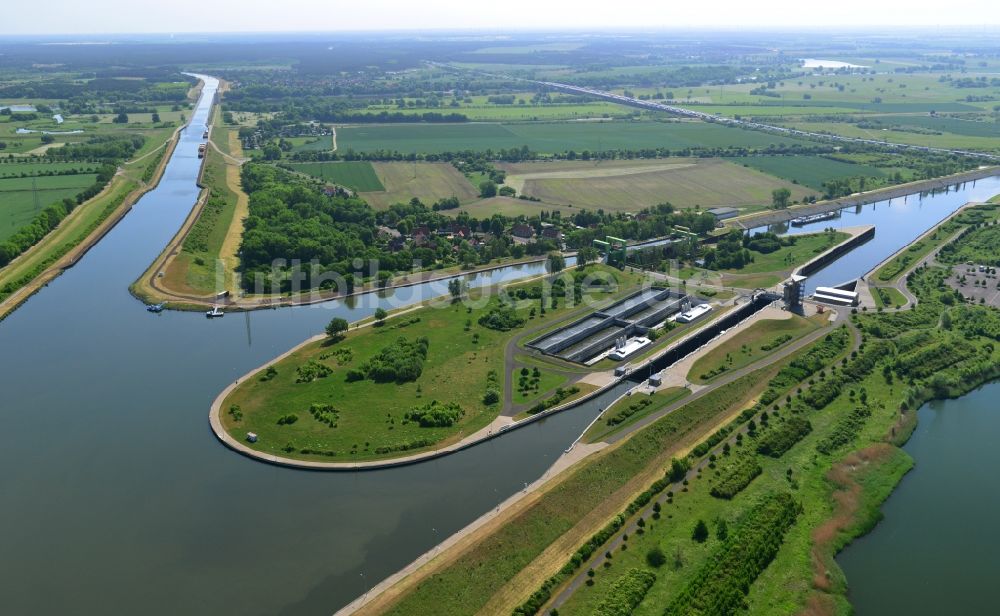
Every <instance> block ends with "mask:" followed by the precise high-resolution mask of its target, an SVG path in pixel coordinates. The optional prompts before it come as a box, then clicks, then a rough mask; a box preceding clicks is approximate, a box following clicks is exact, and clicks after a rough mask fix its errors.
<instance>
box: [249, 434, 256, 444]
mask: <svg viewBox="0 0 1000 616" xmlns="http://www.w3.org/2000/svg"><path fill="white" fill-rule="evenodd" d="M247 441H248V442H251V443H256V442H257V433H256V432H247Z"/></svg>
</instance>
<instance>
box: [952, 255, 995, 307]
mask: <svg viewBox="0 0 1000 616" xmlns="http://www.w3.org/2000/svg"><path fill="white" fill-rule="evenodd" d="M946 282H947V283H948V286H950V287H951V288H953V289H955V290H957V291H958V292H959V293H961V294H962V295H964V296H965V297H966V298H967V299H971V300H972V301H973V302H974V303H976V304H982V305H984V306H993V307H994V308H1000V275H998V274H997V268H995V267H981V266H979V265H966V264H963V265H955V266H953V267H952V268H951V276H949V277H948V280H947V281H946Z"/></svg>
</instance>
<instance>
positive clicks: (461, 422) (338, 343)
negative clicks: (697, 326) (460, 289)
mask: <svg viewBox="0 0 1000 616" xmlns="http://www.w3.org/2000/svg"><path fill="white" fill-rule="evenodd" d="M588 277H589V278H590V279H598V280H603V281H605V282H604V283H598V284H588V285H587V288H586V289H584V288H581V287H582V285H583V284H584V283H583V281H584V279H585V278H588ZM638 282H639V278H638V277H637V276H634V275H632V274H627V273H623V272H619V271H617V270H614V269H611V268H607V267H604V266H599V265H592V266H589V267H587V268H586V269H584V270H572V271H567V272H564V273H562V274H560V275H558V276H556V277H549V278H548V279H547V280H545V281H542V280H535V281H532V282H526V283H519V284H516V285H512V286H510V287H506V288H505V290H506V291H507V293H506V294H504V295H501V294H498V293H495V292H493V293H492V296H490V295H487V291H486V290H483V289H475V290H472V291H470V292H467V293H466V297H465V298H464V299H465V300H468V301H453V300H456V299H457V298H443V299H441V300H438V301H436V302H433V303H432V304H431V305H428V306H425V307H422V308H419V309H416V310H406V311H403V312H402V313H400V314H398V315H394V316H388V317H386V318H384V319H378V320H375V321H374V322H369V323H368V324H365V325H364V326H361V327H354V328H352V329H349V330H348V331H347V332H345V333H337V334H336V335H335V336H333V337H327V338H326V339H324V340H320V341H315V342H312V343H309V344H306V345H305V346H303V347H301V348H299V349H297V350H296V351H294V352H293V353H292V354H291V355H289V356H287V357H285V358H284V359H282V360H281V361H278V362H276V363H275V364H273V365H270V366H266V367H264V368H263V369H261V370H260V372H258V373H257V374H255V375H254V376H253V377H252V378H249V379H247V380H246V381H244V382H243V383H240V385H239V386H238V387H237V388H236V389H235V390H234V391H233V392H232V394H231V395H230V396H229V397H228V398H227V399H226V400H225V401H224V403H223V405H222V406H221V410H220V413H221V415H222V421H223V424H224V426H225V428H226V430H227V431H228V432H229V433H230V434H231V435H232V436H233V437H234V438H236V439H239V440H244V439H245V437H246V434H247V432H255V433H256V434H257V435H258V441H257V442H256V443H254V444H252V447H254V448H255V449H258V450H260V451H261V452H266V453H271V454H277V455H281V456H283V457H288V458H295V459H303V460H324V461H365V460H376V459H384V458H392V457H398V456H403V455H409V454H412V453H416V452H419V451H422V450H427V449H430V448H436V447H441V446H444V445H447V444H449V443H453V442H455V441H457V440H460V439H461V438H463V437H465V436H468V435H470V434H472V433H474V432H476V431H477V430H480V429H482V428H483V427H485V426H486V425H488V424H489V423H490V422H491V421H493V420H494V419H495V418H496V417H497V416H498V415H500V414H501V412H502V411H504V410H505V409H508V408H510V407H511V404H512V403H521V402H524V401H525V400H532V401H533V400H534V399H535V397H533V396H537V395H540V394H543V393H545V389H546V388H548V387H549V386H550V385H551V386H554V384H560V383H561V382H562V381H561V380H560V379H558V378H555V377H554V376H553V375H551V374H549V373H540V374H539V376H538V381H539V386H538V387H537V389H536V388H532V389H531V390H532V392H537V393H532V394H528V395H525V394H524V393H522V392H523V391H525V390H524V389H523V388H521V387H520V386H519V387H517V388H514V387H512V388H511V389H512V390H513V395H512V397H513V398H514V400H505V393H504V392H505V383H504V379H507V378H511V379H516V378H518V376H519V375H518V374H517V373H513V372H512V371H511V370H509V369H507V368H506V367H505V363H506V360H505V350H506V348H507V346H508V344H509V343H511V342H512V341H513V340H514V339H515V338H516V337H519V335H521V334H523V333H525V332H529V331H533V330H535V329H538V328H544V327H547V326H548V325H554V324H555V323H557V322H558V321H560V320H562V319H564V317H565V316H566V315H570V314H573V315H575V314H577V313H579V312H580V311H581V310H582V309H584V308H583V306H581V305H580V304H579V303H576V304H575V305H574V302H572V301H567V300H569V299H571V298H573V296H574V295H575V293H576V290H577V289H579V292H580V293H581V294H582V296H583V297H589V298H591V299H592V300H597V301H600V300H603V299H605V298H612V297H618V296H620V295H622V294H624V293H625V292H627V291H628V290H630V289H634V288H635V287H636V286H637V284H638ZM543 284H544V285H545V286H546V287H547V288H548V287H551V288H555V289H556V293H557V294H556V295H555V296H554V299H555V301H554V302H553V298H548V299H546V300H544V302H545V308H544V309H543V308H542V303H543V299H542V297H543V295H542V293H543ZM490 291H496V289H490ZM521 297H523V298H524V299H520V298H521ZM508 298H509V299H508ZM377 316H382V315H377ZM530 381H531V377H529V379H528V382H530ZM514 385H520V384H519V383H517V382H515V383H514ZM525 387H527V385H525ZM556 391H557V393H556V394H554V395H557V396H558V395H562V396H563V399H568V396H567V395H566V390H563V393H562V394H560V393H559V390H556Z"/></svg>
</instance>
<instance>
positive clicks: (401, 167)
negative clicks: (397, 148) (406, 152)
mask: <svg viewBox="0 0 1000 616" xmlns="http://www.w3.org/2000/svg"><path fill="white" fill-rule="evenodd" d="M370 166H371V167H372V168H373V169H374V171H375V176H376V180H377V181H378V182H379V184H381V185H382V187H383V188H382V190H372V191H369V192H362V193H361V196H362V197H363V198H364V199H365V201H367V202H368V203H370V204H371V206H372V207H374V208H377V209H385V208H387V207H389V206H390V205H392V204H393V203H407V202H409V200H410V199H412V198H413V197H416V198H418V199H420V200H421V201H423V202H424V203H425V204H427V205H432V204H433V203H434V202H435V201H437V200H439V199H443V198H447V197H457V198H458V200H459V201H461V202H462V203H467V202H470V201H473V200H475V199H476V198H477V197H478V196H479V191H478V190H477V189H476V188H475V187H474V186H473V185H472V183H471V182H470V181H469V180H468V178H466V177H465V176H464V175H462V172H461V171H459V170H458V169H456V168H455V166H454V165H452V164H451V163H422V162H421V163H404V162H398V163H397V162H393V163H371V164H370Z"/></svg>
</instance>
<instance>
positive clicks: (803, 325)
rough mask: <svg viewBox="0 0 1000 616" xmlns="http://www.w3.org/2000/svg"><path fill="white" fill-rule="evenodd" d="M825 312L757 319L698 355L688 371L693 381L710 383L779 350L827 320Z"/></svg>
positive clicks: (689, 377) (689, 378)
mask: <svg viewBox="0 0 1000 616" xmlns="http://www.w3.org/2000/svg"><path fill="white" fill-rule="evenodd" d="M826 320H827V316H826V315H817V316H815V317H811V318H808V319H806V318H803V317H800V316H798V315H792V316H791V318H788V319H767V320H762V321H757V322H756V323H754V324H753V325H751V326H750V327H748V328H746V329H745V330H743V331H741V332H739V333H737V334H736V335H734V336H731V337H730V338H728V339H727V340H726V341H725V342H723V343H722V344H720V345H718V346H717V347H715V348H713V349H712V350H710V351H709V352H707V353H705V354H704V355H702V356H701V357H699V358H698V360H697V361H695V362H694V364H693V365H692V366H691V370H690V371H689V372H688V376H687V378H688V380H689V381H690V382H692V383H698V384H704V383H708V382H710V381H712V380H714V379H716V378H718V377H720V376H722V375H723V374H726V373H729V372H732V371H733V370H739V369H740V368H743V367H744V366H748V365H750V364H752V363H754V362H757V361H760V360H762V359H764V358H765V357H768V356H769V355H772V354H774V353H775V352H777V351H778V350H779V349H781V347H783V346H785V345H787V344H789V343H790V342H792V341H794V340H797V339H799V338H801V337H802V336H804V335H806V334H808V333H809V332H811V331H814V330H815V329H816V328H817V327H820V326H821V325H822V324H824V323H826Z"/></svg>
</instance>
